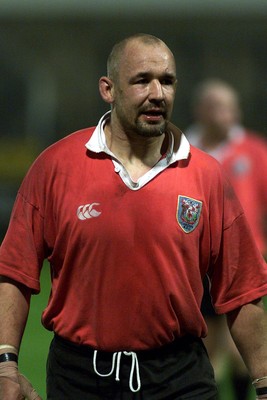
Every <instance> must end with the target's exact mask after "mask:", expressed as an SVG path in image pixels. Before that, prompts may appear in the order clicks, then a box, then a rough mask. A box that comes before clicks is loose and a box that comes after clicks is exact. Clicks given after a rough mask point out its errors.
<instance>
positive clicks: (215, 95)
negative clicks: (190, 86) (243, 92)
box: [193, 79, 240, 132]
mask: <svg viewBox="0 0 267 400" xmlns="http://www.w3.org/2000/svg"><path fill="white" fill-rule="evenodd" d="M193 107H194V112H195V117H196V119H197V120H198V121H199V122H200V123H201V124H202V125H203V126H204V127H206V128H207V129H208V128H210V129H211V128H212V129H214V132H215V131H216V129H217V130H218V131H224V132H227V131H228V130H229V129H230V127H231V126H232V125H234V124H237V123H239V120H240V106H239V97H238V94H237V92H236V91H235V89H234V88H233V87H232V86H231V85H229V84H228V83H226V82H224V81H222V80H219V79H213V80H207V81H204V82H203V83H201V84H200V85H199V86H198V87H197V89H196V91H195V93H194V97H193Z"/></svg>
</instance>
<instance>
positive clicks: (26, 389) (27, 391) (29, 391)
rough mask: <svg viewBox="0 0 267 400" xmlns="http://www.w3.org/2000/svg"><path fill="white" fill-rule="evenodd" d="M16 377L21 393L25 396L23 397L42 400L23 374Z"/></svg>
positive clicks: (30, 399)
mask: <svg viewBox="0 0 267 400" xmlns="http://www.w3.org/2000/svg"><path fill="white" fill-rule="evenodd" d="M18 377H19V384H20V390H21V394H22V395H23V396H24V397H25V399H27V400H42V399H41V397H40V396H39V395H38V393H37V392H36V390H35V389H34V388H33V387H32V384H31V382H30V381H28V379H27V378H26V377H25V376H24V375H22V374H19V375H18Z"/></svg>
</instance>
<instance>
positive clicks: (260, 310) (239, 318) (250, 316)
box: [227, 300, 267, 386]
mask: <svg viewBox="0 0 267 400" xmlns="http://www.w3.org/2000/svg"><path fill="white" fill-rule="evenodd" d="M227 322H228V326H229V329H230V332H231V335H232V337H233V340H234V342H235V344H236V346H237V348H238V350H239V352H240V354H241V356H242V358H243V360H244V362H245V364H246V366H247V368H248V371H249V374H250V376H251V378H252V379H256V378H260V377H263V376H267V315H266V312H265V311H264V307H263V302H262V300H257V301H255V302H253V303H250V304H246V305H244V306H243V307H241V308H240V309H238V310H235V311H232V312H230V313H228V315H227ZM264 386H267V381H265V382H264Z"/></svg>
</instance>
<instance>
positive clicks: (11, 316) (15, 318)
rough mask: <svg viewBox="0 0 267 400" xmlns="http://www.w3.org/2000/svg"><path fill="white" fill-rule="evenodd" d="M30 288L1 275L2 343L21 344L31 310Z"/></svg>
mask: <svg viewBox="0 0 267 400" xmlns="http://www.w3.org/2000/svg"><path fill="white" fill-rule="evenodd" d="M29 303H30V290H29V289H27V288H26V287H24V286H22V285H17V284H14V282H13V281H11V280H9V279H6V278H4V277H0V320H1V324H0V344H10V345H13V346H15V347H16V348H17V349H18V348H19V346H20V342H21V338H22V335H23V332H24V328H25V324H26V321H27V317H28V312H29Z"/></svg>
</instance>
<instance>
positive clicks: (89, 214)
mask: <svg viewBox="0 0 267 400" xmlns="http://www.w3.org/2000/svg"><path fill="white" fill-rule="evenodd" d="M97 206H99V203H91V204H85V205H84V206H79V207H78V209H77V217H78V218H79V219H80V220H85V219H89V218H96V217H99V215H100V214H101V211H97V210H96V207H97Z"/></svg>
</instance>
